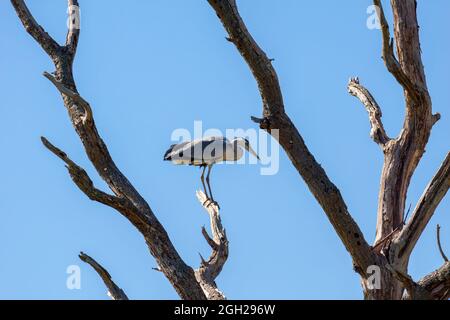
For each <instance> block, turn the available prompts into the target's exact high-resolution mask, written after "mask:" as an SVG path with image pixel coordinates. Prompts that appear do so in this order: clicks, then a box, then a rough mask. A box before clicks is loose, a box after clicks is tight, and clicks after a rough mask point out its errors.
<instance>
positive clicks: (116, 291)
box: [79, 252, 128, 300]
mask: <svg viewBox="0 0 450 320" xmlns="http://www.w3.org/2000/svg"><path fill="white" fill-rule="evenodd" d="M79 257H80V259H81V261H83V262H86V263H87V264H89V265H90V266H91V267H92V268H94V270H95V271H96V272H97V273H98V275H99V276H100V277H101V278H102V280H103V282H104V283H105V285H106V287H107V288H108V295H109V296H110V297H111V298H112V299H113V300H128V297H127V295H126V294H125V292H124V291H123V290H122V289H121V288H119V287H118V286H117V285H116V284H115V283H114V281H113V280H112V278H111V275H110V274H109V272H108V271H107V270H106V269H105V268H103V267H102V266H101V265H100V264H99V263H98V262H97V261H95V260H94V259H93V258H91V257H90V256H88V255H87V254H85V253H83V252H80V254H79Z"/></svg>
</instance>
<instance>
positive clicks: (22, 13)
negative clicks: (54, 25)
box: [11, 0, 61, 60]
mask: <svg viewBox="0 0 450 320" xmlns="http://www.w3.org/2000/svg"><path fill="white" fill-rule="evenodd" d="M11 3H12V5H13V6H14V9H15V10H16V13H17V15H18V17H19V18H20V21H21V22H22V24H23V26H24V28H25V29H26V30H27V32H28V33H29V34H30V35H31V36H32V37H33V38H34V40H36V41H37V42H38V43H39V44H40V45H41V47H42V48H43V49H44V50H45V52H47V54H48V55H49V56H50V57H51V58H52V59H53V60H55V59H56V58H57V56H58V53H59V51H60V49H61V47H60V46H59V44H58V43H57V42H56V41H55V40H54V39H53V38H52V37H51V36H49V34H48V33H47V32H46V31H45V30H44V28H42V27H41V26H40V25H39V24H38V23H37V22H36V20H35V19H34V17H33V15H32V14H31V13H30V11H29V10H28V7H27V6H26V5H25V3H24V2H23V0H12V1H11Z"/></svg>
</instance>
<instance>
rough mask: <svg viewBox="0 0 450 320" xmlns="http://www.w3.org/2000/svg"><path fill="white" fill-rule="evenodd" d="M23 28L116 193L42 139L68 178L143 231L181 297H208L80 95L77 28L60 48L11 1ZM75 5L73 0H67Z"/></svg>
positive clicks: (21, 5) (94, 160) (93, 159)
mask: <svg viewBox="0 0 450 320" xmlns="http://www.w3.org/2000/svg"><path fill="white" fill-rule="evenodd" d="M11 3H12V5H13V6H14V8H15V10H16V12H17V15H18V17H19V18H20V20H21V22H22V24H23V25H24V27H25V29H26V30H27V32H28V33H30V35H31V36H33V38H34V39H35V40H36V41H37V42H38V43H39V44H40V45H41V46H42V47H43V48H44V50H45V51H46V52H47V54H48V55H49V56H50V57H51V59H52V60H53V62H54V64H55V68H56V72H55V73H54V74H55V76H52V75H50V74H49V73H44V75H45V77H46V78H48V79H49V80H50V81H51V82H52V83H53V84H54V85H55V86H56V88H57V89H58V90H59V92H60V93H61V95H62V98H63V100H64V105H65V106H66V108H67V110H68V113H69V117H70V120H71V121H72V124H73V126H74V128H75V131H76V132H77V133H78V136H79V137H80V140H81V142H82V143H83V145H84V148H85V151H86V154H87V156H88V157H89V159H90V161H91V162H92V164H93V165H94V167H95V169H96V170H97V173H98V174H99V175H100V177H101V178H102V179H103V180H104V181H105V182H106V183H107V185H108V186H109V188H110V189H111V190H112V192H113V193H114V196H112V195H108V194H106V193H104V192H102V191H100V190H98V189H96V188H94V187H93V185H92V181H91V180H90V178H89V177H88V176H87V173H86V172H85V171H84V170H83V169H82V168H80V167H78V166H77V165H76V164H75V163H73V162H72V161H71V160H70V159H69V158H68V157H67V156H66V155H65V153H63V152H62V151H61V150H59V149H58V148H56V147H54V146H53V145H51V144H50V143H49V142H48V141H47V140H46V139H43V142H44V144H45V146H46V147H47V148H49V149H50V150H51V151H52V152H53V153H54V154H56V155H57V156H58V157H60V158H61V159H62V160H63V161H64V162H66V164H67V166H68V169H69V172H70V175H71V176H72V179H73V180H74V182H75V183H76V184H77V186H78V187H79V188H80V189H81V191H83V192H84V193H85V194H86V195H87V196H88V197H89V198H90V199H92V200H95V201H98V202H101V203H104V204H106V205H109V206H110V207H113V208H114V209H116V210H117V211H119V212H120V213H121V214H122V215H123V216H125V217H126V218H127V219H128V220H129V221H130V222H131V223H132V224H133V225H134V226H135V227H136V228H137V229H138V230H139V231H140V233H141V234H142V235H143V237H144V239H145V242H146V244H147V246H148V248H149V250H150V252H151V254H152V255H153V257H154V258H155V259H156V262H157V264H158V266H159V268H160V269H161V271H162V272H163V273H164V275H165V276H166V277H167V279H168V280H169V281H170V282H171V284H172V285H173V287H174V288H175V290H176V291H177V293H178V294H179V295H180V297H181V298H182V299H206V296H205V292H204V291H203V289H202V287H201V285H200V283H199V282H198V281H197V279H196V275H195V272H194V270H193V268H191V267H190V266H188V265H187V264H186V263H185V262H184V261H183V259H182V258H181V257H180V255H179V254H178V252H177V251H176V249H175V248H174V246H173V244H172V242H171V240H170V238H169V236H168V234H167V232H166V231H165V229H164V228H163V226H162V225H161V224H160V222H159V221H158V219H157V218H156V216H155V214H154V213H153V211H152V209H151V208H150V206H149V205H148V203H147V202H146V201H145V200H144V199H143V198H142V196H141V195H140V194H139V193H138V191H137V190H136V189H135V188H134V186H133V185H132V184H131V183H130V182H129V181H128V179H127V178H126V177H125V175H124V174H123V173H122V172H121V171H120V170H119V169H118V168H117V166H116V164H115V163H114V161H113V159H112V158H111V155H110V153H109V151H108V148H107V146H106V144H105V143H104V142H103V140H102V138H101V137H100V135H99V133H98V131H97V128H96V126H95V121H94V119H93V116H92V110H91V108H90V105H89V103H88V102H87V101H86V100H84V99H83V98H82V97H81V95H79V93H78V91H77V88H76V84H75V81H74V78H73V71H72V63H73V59H74V57H75V53H76V48H77V44H78V37H79V30H69V33H68V35H67V38H66V44H65V45H64V46H60V45H59V44H57V43H56V41H54V40H53V39H52V38H51V37H50V36H49V35H48V34H47V33H46V32H45V30H44V29H43V28H42V27H41V26H39V25H38V24H37V22H36V21H35V19H34V18H33V16H32V14H31V13H30V11H29V10H28V8H27V6H26V4H25V3H24V1H23V0H11ZM68 4H69V6H70V5H78V1H76V0H68Z"/></svg>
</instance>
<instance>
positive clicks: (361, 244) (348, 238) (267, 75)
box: [208, 0, 376, 274]
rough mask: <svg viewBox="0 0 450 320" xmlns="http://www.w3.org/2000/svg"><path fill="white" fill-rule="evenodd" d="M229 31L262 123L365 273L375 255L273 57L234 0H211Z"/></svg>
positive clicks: (360, 270)
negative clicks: (305, 132)
mask: <svg viewBox="0 0 450 320" xmlns="http://www.w3.org/2000/svg"><path fill="white" fill-rule="evenodd" d="M208 2H209V3H210V5H211V6H212V7H213V9H214V10H215V11H216V13H217V16H218V17H219V19H220V20H221V22H222V24H223V25H224V27H225V29H226V31H227V32H228V35H229V38H228V40H229V41H231V42H232V43H233V44H234V45H235V46H236V48H237V49H238V51H239V52H240V54H241V55H242V56H243V58H244V59H245V61H246V62H247V64H248V65H249V67H250V70H251V71H252V73H253V75H254V77H255V79H256V81H257V83H258V87H259V91H260V94H261V98H262V101H263V118H262V119H256V118H254V120H255V121H257V122H259V124H260V127H261V128H262V129H264V130H267V131H268V132H269V133H271V131H272V130H274V129H279V136H276V137H275V138H277V139H278V142H279V143H280V145H281V146H282V147H283V149H284V150H285V151H286V153H287V155H288V156H289V158H290V160H291V161H292V163H293V165H294V166H295V168H296V169H297V171H298V172H299V174H300V175H301V176H302V178H303V179H304V181H305V182H306V184H307V185H308V187H309V189H310V190H311V192H312V193H313V195H314V196H315V198H316V199H317V201H318V202H319V204H320V205H321V206H322V208H323V210H324V211H325V213H326V214H327V216H328V219H329V220H330V222H331V223H332V225H333V227H334V229H335V230H336V232H337V234H338V235H339V237H340V238H341V240H342V242H343V243H344V245H345V247H346V249H347V250H348V251H349V252H350V254H351V256H352V258H353V262H354V264H355V269H356V270H358V272H360V273H362V274H364V273H365V270H366V269H367V267H368V266H370V265H372V264H375V261H376V258H375V256H374V255H373V253H372V251H371V248H370V246H369V245H368V244H367V242H366V240H365V239H364V236H363V234H362V232H361V230H360V229H359V227H358V225H357V224H356V222H355V221H354V220H353V218H352V217H351V215H350V213H349V211H348V209H347V205H346V204H345V201H344V199H343V198H342V196H341V193H340V191H339V189H338V188H337V187H336V186H335V185H334V184H333V183H332V182H331V180H330V179H329V178H328V176H327V174H326V172H325V170H324V169H323V168H322V166H321V165H320V164H319V163H318V162H317V161H316V159H315V158H314V156H313V155H312V154H311V152H310V151H309V149H308V147H307V146H306V144H305V142H304V140H303V138H302V136H301V135H300V133H299V132H298V130H297V128H296V127H295V125H294V124H293V123H292V121H291V120H290V119H289V117H288V115H287V114H286V113H285V108H284V102H283V96H282V93H281V89H280V84H279V82H278V77H277V73H276V71H275V69H274V68H273V66H272V63H271V60H270V59H269V58H268V57H267V55H266V54H265V52H264V51H263V50H262V49H261V48H260V47H259V46H258V44H257V43H256V41H255V40H254V39H253V37H252V36H251V34H250V32H249V31H248V30H247V27H246V26H245V24H244V22H243V20H242V18H241V17H240V15H239V12H238V9H237V6H236V1H235V0H208Z"/></svg>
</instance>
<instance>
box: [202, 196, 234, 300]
mask: <svg viewBox="0 0 450 320" xmlns="http://www.w3.org/2000/svg"><path fill="white" fill-rule="evenodd" d="M197 199H198V201H199V202H200V203H201V204H202V206H203V207H204V208H205V210H206V212H207V213H208V215H209V219H210V224H211V232H212V234H213V238H211V237H210V236H209V234H208V232H207V231H206V229H205V227H203V228H202V234H203V236H204V237H205V239H206V242H208V244H209V246H210V247H211V249H212V252H211V255H210V257H209V258H208V260H205V259H203V258H201V260H202V261H201V264H200V267H199V268H198V269H196V270H195V275H196V277H197V279H198V281H199V282H200V285H201V286H202V288H203V291H204V292H205V294H206V298H208V299H212V300H223V299H226V298H225V295H224V294H223V292H221V291H220V290H219V289H218V288H217V285H216V283H215V280H216V278H217V276H218V275H219V274H220V272H221V271H222V268H223V266H224V265H225V263H226V261H227V259H228V238H227V234H226V232H225V229H224V228H223V226H222V220H221V218H220V213H219V207H218V206H217V204H216V203H214V202H212V201H211V200H210V199H208V197H207V196H206V195H205V193H204V192H202V191H197Z"/></svg>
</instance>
